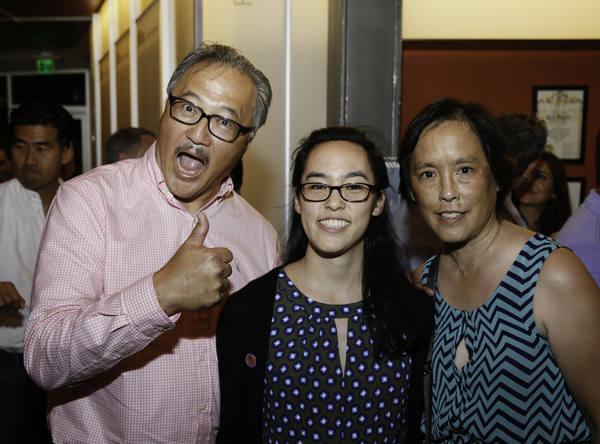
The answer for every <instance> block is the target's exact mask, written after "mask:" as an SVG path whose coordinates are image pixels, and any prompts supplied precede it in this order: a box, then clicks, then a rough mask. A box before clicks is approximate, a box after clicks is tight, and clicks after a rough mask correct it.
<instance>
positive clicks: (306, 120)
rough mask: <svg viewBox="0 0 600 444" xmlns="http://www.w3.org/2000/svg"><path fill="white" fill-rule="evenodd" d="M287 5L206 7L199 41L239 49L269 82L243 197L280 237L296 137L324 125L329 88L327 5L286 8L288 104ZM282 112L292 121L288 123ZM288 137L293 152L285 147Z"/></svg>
mask: <svg viewBox="0 0 600 444" xmlns="http://www.w3.org/2000/svg"><path fill="white" fill-rule="evenodd" d="M286 3H287V2H286V1H284V0H260V1H259V0H240V1H236V2H223V1H222V0H204V1H203V11H202V14H203V39H204V40H211V41H217V42H219V43H223V44H227V45H231V46H234V47H236V48H238V49H240V50H241V51H242V52H243V53H244V55H245V56H246V57H248V59H249V60H250V61H251V62H252V63H253V64H254V65H256V66H257V67H258V68H259V69H260V70H261V71H263V72H264V73H265V75H266V76H267V77H268V78H269V80H270V81H271V86H272V88H273V102H272V104H271V108H270V111H269V117H268V119H267V123H266V125H265V126H264V127H263V128H261V129H260V130H259V132H258V134H257V136H256V138H255V140H254V141H253V142H252V146H251V147H250V149H249V150H248V152H247V153H246V155H245V156H244V182H243V186H242V189H241V194H242V195H243V196H244V197H245V198H246V199H247V200H248V201H249V202H250V203H251V204H252V205H254V207H255V208H257V209H258V211H260V212H261V213H262V214H263V215H264V216H265V217H266V218H267V219H269V221H270V222H271V223H272V224H273V226H274V227H275V229H277V230H278V231H279V232H280V233H284V226H285V221H286V216H285V215H286V213H287V212H288V210H289V207H288V203H289V201H290V194H289V191H288V188H287V187H288V184H287V173H288V167H287V165H288V162H289V157H290V150H291V149H293V148H294V147H295V146H296V145H297V142H298V139H299V138H300V137H302V136H304V135H306V134H307V133H308V132H310V131H311V130H312V129H314V128H316V127H320V126H323V125H324V124H325V114H326V81H327V78H326V77H327V76H326V71H327V64H326V55H327V3H328V2H326V1H323V0H294V1H290V2H289V5H290V7H291V11H292V14H291V28H290V34H291V60H290V65H291V69H290V74H291V76H290V78H289V82H290V83H289V85H290V93H291V94H290V98H289V101H286V59H285V55H286V52H285V42H286V29H288V28H287V25H286V19H285V17H286V14H285V13H286ZM286 106H289V107H290V108H289V109H290V115H291V118H290V119H286ZM286 131H287V132H286ZM286 134H289V135H290V137H289V141H290V143H289V145H290V146H286ZM282 238H283V236H282Z"/></svg>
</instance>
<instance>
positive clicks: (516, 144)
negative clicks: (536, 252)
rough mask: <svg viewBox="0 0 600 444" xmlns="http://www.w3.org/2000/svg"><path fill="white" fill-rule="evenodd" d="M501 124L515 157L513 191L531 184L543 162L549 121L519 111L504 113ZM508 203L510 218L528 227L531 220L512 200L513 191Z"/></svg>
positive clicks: (509, 153)
mask: <svg viewBox="0 0 600 444" xmlns="http://www.w3.org/2000/svg"><path fill="white" fill-rule="evenodd" d="M498 124H499V127H500V130H501V131H502V133H503V136H504V140H505V144H506V153H507V154H508V156H509V157H510V158H512V159H513V161H514V172H513V173H514V177H515V179H514V183H513V191H514V190H517V189H519V188H520V187H529V186H530V185H531V183H532V182H533V181H534V180H535V173H536V172H537V170H538V168H539V166H540V162H539V160H538V158H539V156H540V153H541V152H542V151H543V150H544V148H545V147H546V139H547V137H548V129H547V128H546V124H545V123H544V121H543V120H540V119H538V118H537V117H536V116H534V115H530V114H525V113H519V112H512V113H506V114H502V115H500V116H499V117H498ZM504 207H505V210H506V213H507V214H506V218H507V219H508V220H510V221H512V222H514V223H515V224H517V225H520V226H521V227H523V228H527V222H525V220H524V219H523V216H521V213H519V210H518V209H517V207H516V206H515V204H514V203H513V201H512V193H508V196H506V199H505V201H504Z"/></svg>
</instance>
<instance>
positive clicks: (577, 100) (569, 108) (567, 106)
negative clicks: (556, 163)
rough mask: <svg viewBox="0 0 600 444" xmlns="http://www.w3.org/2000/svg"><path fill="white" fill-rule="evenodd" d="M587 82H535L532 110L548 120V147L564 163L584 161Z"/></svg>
mask: <svg viewBox="0 0 600 444" xmlns="http://www.w3.org/2000/svg"><path fill="white" fill-rule="evenodd" d="M587 93H588V87H587V86H534V87H533V112H534V113H535V115H536V116H537V117H538V118H539V119H541V120H543V121H544V122H546V125H547V126H548V140H547V145H546V150H547V151H551V152H553V153H554V154H556V156H557V157H558V158H560V159H561V160H562V161H563V162H565V163H582V162H583V158H584V154H585V123H586V109H587Z"/></svg>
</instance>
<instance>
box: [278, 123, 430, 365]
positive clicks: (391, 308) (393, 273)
mask: <svg viewBox="0 0 600 444" xmlns="http://www.w3.org/2000/svg"><path fill="white" fill-rule="evenodd" d="M334 141H346V142H351V143H354V144H356V145H359V146H361V147H362V148H363V149H364V151H365V154H366V155H367V158H368V162H369V165H370V167H371V171H372V173H373V177H374V182H375V183H374V185H375V187H376V191H375V193H377V195H379V196H381V195H383V194H384V193H385V189H386V188H387V187H389V177H388V172H387V166H386V162H385V158H384V157H383V155H382V153H381V151H380V150H379V149H378V148H377V146H376V145H375V143H374V142H373V141H372V140H371V139H370V138H369V137H368V135H367V133H366V132H365V131H363V130H361V129H359V128H354V127H343V126H338V127H328V128H322V129H318V130H315V131H313V132H312V133H311V134H310V135H309V136H308V137H306V138H304V139H302V140H301V141H300V146H299V147H298V148H297V149H296V150H295V151H294V161H293V164H292V186H293V187H294V191H295V193H296V194H297V195H298V193H299V191H298V190H299V186H300V184H301V181H302V175H303V174H304V171H305V168H306V163H307V161H308V157H309V156H310V154H311V152H312V151H313V150H314V148H316V147H317V146H319V145H321V144H323V143H326V142H334ZM298 196H299V197H300V198H301V196H300V195H298ZM291 213H292V214H291V225H290V231H289V236H288V240H287V243H286V249H285V259H284V263H286V264H289V263H292V262H295V261H297V260H300V259H301V258H303V257H304V256H305V255H306V250H307V247H308V238H307V236H306V233H305V232H304V229H303V227H302V222H301V218H300V215H299V214H298V213H296V211H295V209H294V207H293V205H292V208H291ZM408 268H409V266H408V257H407V255H406V252H405V249H404V248H403V247H401V246H400V244H399V243H398V241H397V240H396V235H395V233H394V229H393V226H392V222H391V217H390V212H389V207H388V204H387V202H385V204H384V207H383V211H382V213H381V214H380V215H379V216H372V217H371V221H370V222H369V225H368V227H367V231H366V233H365V242H364V260H363V276H362V282H363V284H362V285H363V288H362V294H363V304H364V310H365V315H366V318H367V321H368V323H369V327H370V330H371V337H372V338H373V341H374V346H375V350H376V352H377V353H379V354H381V353H385V354H387V355H389V356H400V355H402V353H404V352H406V351H407V350H411V349H413V347H415V346H416V345H417V344H418V343H419V342H420V341H427V340H428V337H429V331H430V329H431V328H432V322H433V321H432V320H433V315H432V311H431V310H432V309H431V306H430V303H431V300H430V299H431V298H428V297H427V296H425V295H423V294H422V293H421V292H420V291H418V290H416V289H415V288H414V286H413V285H412V284H411V283H410V282H409V281H408V279H407V278H406V274H405V273H406V271H407V270H408Z"/></svg>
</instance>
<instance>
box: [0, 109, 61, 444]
mask: <svg viewBox="0 0 600 444" xmlns="http://www.w3.org/2000/svg"><path fill="white" fill-rule="evenodd" d="M72 122H73V119H72V117H71V115H70V114H69V113H68V112H67V111H66V110H65V109H64V108H63V107H61V106H60V105H57V104H53V103H42V102H36V103H29V104H23V105H22V106H20V107H19V108H17V109H15V110H14V111H13V112H12V114H11V121H10V127H9V131H10V135H11V152H12V160H13V163H14V168H15V172H16V178H14V179H12V180H9V181H8V182H4V183H3V184H1V185H0V252H1V254H0V387H1V388H0V390H1V392H2V395H1V397H0V399H1V400H2V401H1V402H0V441H1V442H6V443H13V442H14V443H17V442H18V443H21V442H27V443H44V442H49V434H48V428H47V426H46V393H45V392H44V391H43V390H41V389H40V388H38V387H37V386H36V385H35V384H34V382H33V381H32V380H31V379H30V378H29V376H28V375H27V373H26V372H25V367H24V365H23V336H24V331H25V324H26V323H27V319H28V317H29V309H30V295H31V287H32V283H33V276H34V269H35V263H36V258H37V254H38V247H39V243H40V238H41V236H42V229H43V227H44V221H45V216H46V213H47V212H48V208H49V207H50V203H51V202H52V199H53V198H54V195H55V194H56V191H57V189H58V187H59V184H60V179H59V175H60V171H61V167H62V166H63V165H65V164H67V163H68V162H69V161H70V160H71V158H72V157H73V148H72V145H71V129H72Z"/></svg>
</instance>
